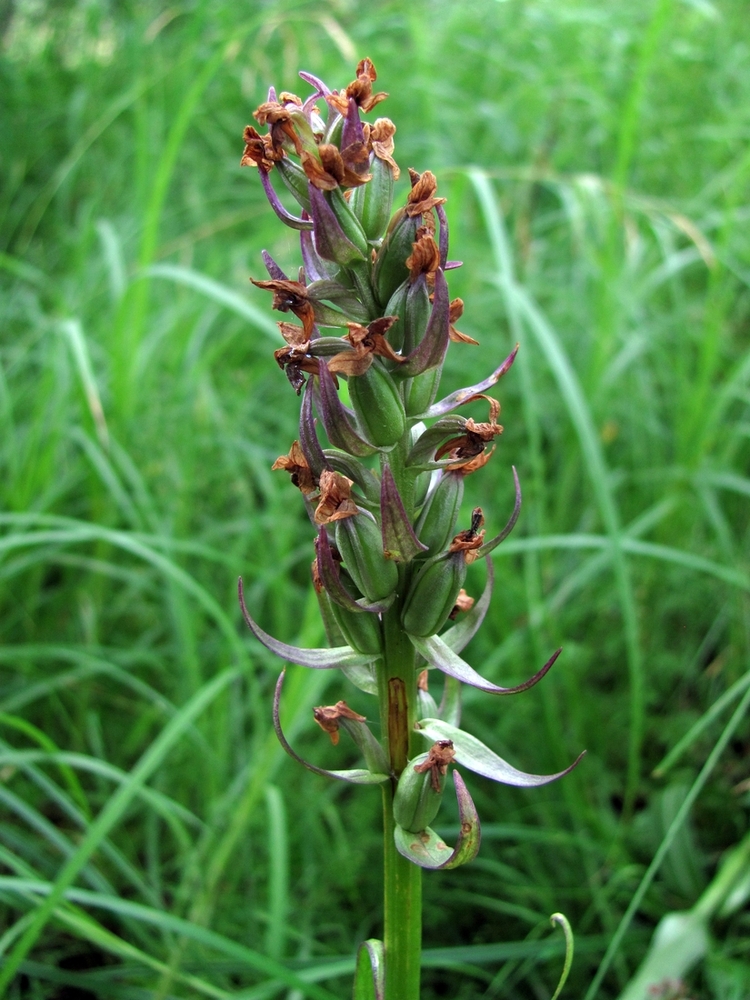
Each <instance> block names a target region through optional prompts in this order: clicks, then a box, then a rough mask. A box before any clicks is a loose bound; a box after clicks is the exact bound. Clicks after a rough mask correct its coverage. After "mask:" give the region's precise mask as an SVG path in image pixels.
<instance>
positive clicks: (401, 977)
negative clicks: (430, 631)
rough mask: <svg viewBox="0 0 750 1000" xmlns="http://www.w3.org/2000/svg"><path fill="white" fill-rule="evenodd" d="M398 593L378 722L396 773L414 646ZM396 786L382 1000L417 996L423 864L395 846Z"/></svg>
mask: <svg viewBox="0 0 750 1000" xmlns="http://www.w3.org/2000/svg"><path fill="white" fill-rule="evenodd" d="M400 597H401V595H399V597H398V598H397V600H396V601H394V604H393V606H392V607H391V608H390V610H389V611H387V612H386V614H385V615H384V616H383V632H384V638H385V655H384V657H383V660H382V662H381V665H380V670H379V677H378V686H379V695H380V718H381V725H382V730H383V733H384V734H385V735H386V736H387V745H388V753H389V759H390V764H391V769H392V771H393V773H394V774H395V775H396V776H398V775H400V774H401V772H402V771H403V769H404V767H405V766H406V762H407V760H408V758H409V742H410V739H411V738H412V734H413V732H414V723H415V721H416V700H417V686H416V680H415V654H414V647H413V646H412V644H411V642H410V641H409V638H408V636H407V635H406V633H405V632H404V631H403V628H402V626H401V600H400ZM395 790H396V783H395V781H394V782H390V783H389V784H387V785H384V786H383V834H384V853H385V863H384V921H385V932H384V939H385V969H386V981H385V1000H419V979H420V963H421V952H422V870H421V869H420V868H419V867H418V866H417V865H414V864H412V863H411V862H410V861H407V860H406V858H404V857H402V856H401V855H400V854H399V853H398V851H397V850H396V846H395V843H394V840H393V830H394V821H393V795H394V792H395Z"/></svg>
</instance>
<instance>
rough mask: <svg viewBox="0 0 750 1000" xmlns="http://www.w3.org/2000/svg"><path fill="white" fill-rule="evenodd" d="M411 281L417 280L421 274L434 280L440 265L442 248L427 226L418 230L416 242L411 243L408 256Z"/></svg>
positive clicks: (407, 262) (407, 264) (407, 261)
mask: <svg viewBox="0 0 750 1000" xmlns="http://www.w3.org/2000/svg"><path fill="white" fill-rule="evenodd" d="M406 266H407V267H408V268H409V278H410V281H412V282H415V281H416V280H417V278H418V277H419V276H420V274H425V275H427V279H428V281H429V280H430V277H432V279H433V280H434V277H435V271H437V269H438V268H439V267H440V250H439V249H438V245H437V243H436V242H435V238H434V237H433V235H432V233H431V232H430V231H429V230H428V228H427V227H426V226H420V228H419V229H418V230H417V240H416V243H412V245H411V254H410V256H409V257H407V258H406Z"/></svg>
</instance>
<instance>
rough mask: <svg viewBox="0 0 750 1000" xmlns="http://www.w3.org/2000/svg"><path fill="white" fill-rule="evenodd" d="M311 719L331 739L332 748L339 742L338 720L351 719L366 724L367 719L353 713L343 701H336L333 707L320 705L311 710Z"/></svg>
mask: <svg viewBox="0 0 750 1000" xmlns="http://www.w3.org/2000/svg"><path fill="white" fill-rule="evenodd" d="M313 718H314V719H315V721H316V722H317V723H318V725H319V726H320V728H321V729H322V730H323V731H324V732H326V733H328V735H329V736H330V737H331V743H333V745H334V746H336V744H337V743H338V741H339V719H351V720H352V721H353V722H366V721H367V717H366V716H364V715H359V714H358V713H357V712H355V711H353V710H352V709H351V708H349V706H348V705H347V703H346V702H345V701H337V702H336V704H335V705H320V706H319V707H318V708H314V709H313Z"/></svg>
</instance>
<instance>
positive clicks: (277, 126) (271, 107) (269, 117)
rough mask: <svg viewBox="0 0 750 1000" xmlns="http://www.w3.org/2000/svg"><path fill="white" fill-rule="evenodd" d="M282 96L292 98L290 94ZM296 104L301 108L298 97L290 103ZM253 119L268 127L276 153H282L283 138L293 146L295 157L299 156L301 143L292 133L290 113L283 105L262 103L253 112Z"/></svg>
mask: <svg viewBox="0 0 750 1000" xmlns="http://www.w3.org/2000/svg"><path fill="white" fill-rule="evenodd" d="M284 96H285V97H287V98H291V97H293V95H291V94H286V95H284ZM296 102H299V107H302V101H300V99H299V97H297V98H296V100H295V101H294V102H292V103H296ZM253 118H255V120H256V121H257V122H258V124H260V125H268V126H270V130H271V131H270V135H271V143H272V144H273V148H274V150H275V151H276V152H279V153H283V145H284V138H285V137H286V138H287V139H289V140H290V142H291V143H292V145H293V146H294V150H295V152H296V153H297V155H298V156H299V155H300V153H301V152H302V143H301V142H300V139H299V136H298V135H297V133H296V132H295V131H294V124H293V119H292V113H291V111H290V110H289V109H288V108H285V107H284V105H283V104H280V103H279V102H278V101H264V103H263V104H261V105H260V107H258V108H257V109H256V110H255V111H253ZM280 158H281V157H279V159H280Z"/></svg>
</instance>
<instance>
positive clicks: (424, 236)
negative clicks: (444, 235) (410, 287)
mask: <svg viewBox="0 0 750 1000" xmlns="http://www.w3.org/2000/svg"><path fill="white" fill-rule="evenodd" d="M406 266H407V267H408V268H409V281H410V282H412V284H413V283H414V282H415V281H416V280H417V278H418V277H419V276H420V274H424V275H426V276H427V281H428V282H429V284H430V287H432V285H433V283H434V281H435V272H436V271H437V269H438V268H439V267H440V250H439V249H438V245H437V243H436V242H435V237H434V236H433V235H432V232H431V231H430V230H429V229H428V228H427V226H420V227H419V229H418V230H417V239H416V242H415V243H412V245H411V254H410V255H409V256H408V257H407V258H406ZM459 301H460V299H459Z"/></svg>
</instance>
